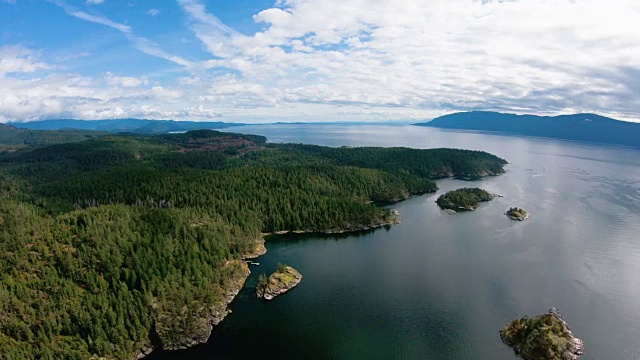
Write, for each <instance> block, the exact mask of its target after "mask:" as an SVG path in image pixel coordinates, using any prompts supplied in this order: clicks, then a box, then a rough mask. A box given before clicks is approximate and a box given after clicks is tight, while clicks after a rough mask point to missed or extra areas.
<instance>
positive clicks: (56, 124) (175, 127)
mask: <svg viewBox="0 0 640 360" xmlns="http://www.w3.org/2000/svg"><path fill="white" fill-rule="evenodd" d="M9 125H12V126H14V127H17V128H21V129H31V130H61V129H75V130H95V131H106V132H112V133H118V132H133V133H139V134H161V133H169V132H180V131H190V130H198V129H224V128H228V127H231V126H242V125H245V124H241V123H225V122H220V121H214V122H205V121H203V122H200V121H175V120H146V119H112V120H75V119H55V120H41V121H30V122H13V123H10V124H9Z"/></svg>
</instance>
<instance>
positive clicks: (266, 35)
mask: <svg viewBox="0 0 640 360" xmlns="http://www.w3.org/2000/svg"><path fill="white" fill-rule="evenodd" d="M638 18H640V5H638V4H637V1H634V0H610V1H606V2H605V1H601V0H554V1H548V0H511V1H498V0H482V1H480V0H394V1H391V0H350V1H344V0H278V1H275V0H271V1H262V0H252V1H245V0H241V1H230V0H210V1H203V0H177V1H173V0H166V1H158V0H155V1H152V0H148V1H141V0H130V1H127V0H124V1H115V0H88V1H85V0H75V1H71V0H69V1H63V0H50V1H46V0H0V92H1V93H3V94H5V96H3V97H2V98H0V121H2V122H6V121H16V120H17V121H29V120H34V119H46V118H60V117H65V118H81V119H105V118H122V117H136V118H154V119H190V120H207V119H217V120H224V121H248V122H270V121H339V120H349V121H358V120H363V121H365V120H366V121H376V120H419V119H430V118H432V117H435V116H438V115H442V114H446V113H450V112H454V111H466V110H496V111H505V112H506V111H509V112H517V113H535V114H563V113H573V112H596V113H601V114H604V115H610V116H613V117H617V118H621V119H625V120H632V121H635V120H637V119H640V96H639V95H640V85H639V84H640V33H639V31H638V26H637V25H636V22H637V19H638Z"/></svg>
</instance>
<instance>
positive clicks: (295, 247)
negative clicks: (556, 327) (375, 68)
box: [149, 125, 640, 360]
mask: <svg viewBox="0 0 640 360" xmlns="http://www.w3.org/2000/svg"><path fill="white" fill-rule="evenodd" d="M232 131H237V132H245V133H253V134H261V135H265V136H267V137H268V138H269V140H270V141H273V142H300V143H311V144H319V145H329V146H339V145H351V146H365V145H366V146H371V145H373V146H407V147H414V148H434V147H453V148H465V149H476V150H485V151H488V152H491V153H493V154H496V155H498V156H501V157H503V158H505V159H507V160H508V161H509V163H510V165H508V166H507V168H506V170H507V173H506V174H504V175H502V176H499V177H491V178H487V179H484V180H481V181H477V182H473V183H469V182H463V181H456V180H443V181H439V182H438V185H439V187H440V188H441V190H440V191H439V192H438V193H436V194H428V195H424V196H420V197H414V198H411V199H409V200H407V201H404V202H402V203H399V204H396V205H394V206H393V208H395V209H397V210H399V211H400V213H401V216H402V220H403V222H402V224H401V225H397V226H393V227H391V228H390V229H388V230H387V229H380V230H377V231H374V232H370V233H366V234H358V235H353V236H341V237H335V236H285V237H278V238H272V239H269V241H268V243H267V247H268V249H269V252H268V254H267V255H265V256H263V257H261V258H260V259H259V260H257V261H259V262H260V265H259V266H253V267H252V272H253V274H252V275H251V277H250V278H249V280H248V281H247V283H246V285H245V288H244V289H243V291H242V292H241V293H240V294H239V296H238V297H237V298H236V300H235V301H234V302H233V303H232V305H231V309H232V310H233V313H232V314H231V315H229V316H228V317H227V318H226V319H225V320H224V321H223V323H222V324H221V325H220V326H218V327H217V328H216V329H215V330H214V332H213V335H212V337H211V339H210V340H209V342H208V343H207V344H205V345H202V346H199V347H196V348H194V349H191V350H188V351H183V352H175V353H174V352H157V353H155V354H153V355H152V356H150V357H149V358H150V359H153V360H161V359H171V360H177V359H187V360H192V359H214V358H215V359H242V358H254V357H264V356H266V355H272V354H275V355H276V356H278V357H280V358H283V359H284V358H286V359H433V360H439V359H447V360H449V359H453V360H466V359H468V360H478V359H507V360H513V359H516V356H515V355H514V354H513V353H512V351H511V350H510V349H509V348H507V347H506V346H504V345H503V344H502V342H501V341H500V337H499V334H498V330H499V329H500V328H501V327H502V326H503V325H504V324H505V323H507V322H508V321H510V320H511V319H513V318H516V317H521V316H523V315H526V314H528V315H537V314H540V313H544V312H546V311H547V310H548V309H549V308H551V307H557V308H559V309H560V311H561V312H562V314H563V315H564V317H565V319H566V320H567V321H568V322H569V323H570V324H571V325H572V328H573V332H574V334H575V335H576V336H578V337H580V338H582V339H583V340H584V341H585V344H586V351H585V355H584V356H583V357H582V359H584V360H605V359H612V360H627V359H640V152H638V151H636V150H629V149H621V148H614V147H603V146H592V145H585V144H576V143H569V142H561V141H553V140H544V139H532V138H518V137H506V136H497V135H486V134H477V133H463V132H447V131H440V130H436V129H428V128H420V127H412V126H334V125H322V126H311V125H295V126H294V125H276V126H274V125H270V126H250V127H249V126H247V127H241V128H235V129H232ZM470 185H473V186H478V187H482V188H485V189H487V190H489V191H490V192H495V193H500V194H503V195H504V197H503V198H498V199H496V200H494V201H493V202H491V203H488V204H485V205H482V206H481V207H480V208H479V209H478V210H477V211H475V212H472V213H465V214H459V215H455V216H452V215H447V214H445V213H444V212H443V211H441V210H439V209H438V207H437V206H436V204H435V203H434V201H435V199H436V197H437V196H439V195H440V194H441V193H442V192H445V191H448V190H451V189H455V188H458V187H464V186H470ZM510 206H518V207H523V208H525V209H527V210H528V211H529V212H531V213H532V215H533V217H532V218H531V219H530V220H529V221H526V222H522V223H520V222H514V221H511V220H509V219H507V218H506V217H505V216H504V215H503V212H504V211H505V210H506V209H508V208H509V207H510ZM279 262H282V263H287V264H289V265H292V266H293V267H295V268H297V269H298V270H299V271H300V272H301V273H302V274H303V281H302V283H301V284H300V285H299V286H298V287H297V288H295V289H294V290H292V291H291V292H290V293H288V294H285V295H283V296H281V297H279V298H277V299H275V300H274V301H272V302H269V303H265V302H263V301H261V300H258V299H256V298H255V296H254V286H255V283H256V279H257V277H258V275H259V274H261V273H271V272H272V271H275V270H276V267H277V263H279Z"/></svg>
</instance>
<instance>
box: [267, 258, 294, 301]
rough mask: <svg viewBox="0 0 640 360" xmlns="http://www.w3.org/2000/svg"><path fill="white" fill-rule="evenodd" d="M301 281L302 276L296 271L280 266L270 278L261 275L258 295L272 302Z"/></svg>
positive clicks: (289, 267)
mask: <svg viewBox="0 0 640 360" xmlns="http://www.w3.org/2000/svg"><path fill="white" fill-rule="evenodd" d="M301 280H302V275H300V273H299V272H298V271H297V270H296V269H294V268H292V267H291V266H287V265H284V264H278V270H277V271H276V272H274V273H273V274H271V276H269V277H268V278H267V276H266V275H265V274H262V275H260V277H259V278H258V286H257V287H256V295H257V296H258V297H259V298H262V299H265V300H272V299H273V298H275V297H276V296H278V295H282V294H284V293H286V292H287V291H289V290H291V289H293V288H294V287H296V286H297V285H298V284H299V283H300V281H301Z"/></svg>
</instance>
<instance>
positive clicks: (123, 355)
mask: <svg viewBox="0 0 640 360" xmlns="http://www.w3.org/2000/svg"><path fill="white" fill-rule="evenodd" d="M0 131H4V130H2V128H0ZM7 131H12V129H7ZM58 135H59V134H57V133H53V134H52V135H51V136H50V137H49V135H48V134H47V133H46V132H44V133H43V132H39V133H38V137H39V139H44V140H39V143H40V145H39V146H37V147H32V146H29V145H27V146H24V147H21V148H16V149H13V150H15V151H11V152H4V153H0V307H2V309H1V310H0V349H2V356H4V357H5V358H8V359H91V358H94V357H99V358H100V357H102V358H106V359H131V358H135V357H138V358H139V357H143V356H144V355H145V354H148V353H149V352H150V351H152V350H153V349H154V348H164V349H180V348H184V347H188V346H192V345H195V344H198V343H202V342H205V341H206V340H207V338H208V337H209V334H210V332H211V328H212V327H213V326H215V325H216V324H217V323H218V322H219V321H221V320H222V318H223V317H224V316H225V315H226V314H227V312H228V310H227V304H228V303H229V302H230V301H231V300H232V299H233V297H234V296H235V294H237V292H238V291H239V290H240V289H241V288H242V285H243V284H244V282H245V280H246V278H247V276H248V269H247V267H246V264H244V262H243V261H241V260H242V259H243V258H246V257H255V256H257V255H259V254H261V253H263V252H264V247H263V246H261V243H260V239H261V234H263V233H273V232H278V231H301V232H305V231H320V232H322V231H324V232H332V231H349V230H356V229H361V228H366V227H371V226H376V225H380V224H386V223H389V222H393V221H397V218H396V217H395V215H394V214H393V213H392V212H391V211H389V210H386V209H383V208H382V207H380V205H381V204H388V203H390V202H394V201H399V200H402V199H405V198H407V197H408V196H410V195H411V194H420V193H425V192H433V191H436V190H437V186H436V184H435V182H434V181H433V180H434V179H438V178H443V177H449V176H456V177H461V178H464V177H474V176H480V175H485V174H500V173H502V172H503V166H504V165H505V164H506V161H504V160H503V159H500V158H498V157H496V156H494V155H491V154H488V153H485V152H479V151H467V150H454V149H432V150H416V149H407V148H329V147H322V146H312V145H295V144H267V143H266V139H265V138H264V137H261V136H250V135H239V134H230V133H221V132H216V131H209V130H202V131H192V132H188V133H185V134H170V135H158V136H142V135H131V134H121V135H105V136H98V137H96V138H88V140H86V141H76V142H63V143H59V144H54V145H43V144H46V143H47V142H48V141H51V142H61V141H63V140H64V139H63V138H61V137H60V136H58ZM24 136H30V135H28V134H25V135H24ZM0 139H2V137H1V136H0ZM25 140H28V139H27V138H25ZM73 140H74V141H75V140H77V139H73ZM23 143H25V144H28V143H29V141H26V142H24V141H23ZM0 145H1V144H0Z"/></svg>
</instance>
